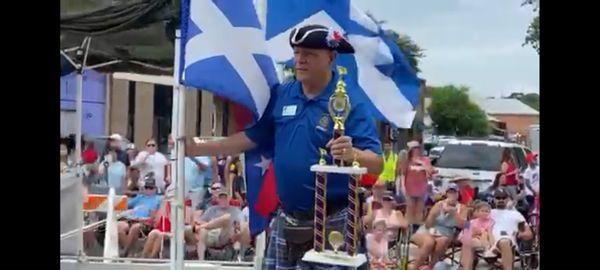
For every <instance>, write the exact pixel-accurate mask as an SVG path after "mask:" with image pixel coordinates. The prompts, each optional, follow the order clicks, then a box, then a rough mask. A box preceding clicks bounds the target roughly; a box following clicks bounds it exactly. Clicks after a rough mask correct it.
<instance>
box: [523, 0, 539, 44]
mask: <svg viewBox="0 0 600 270" xmlns="http://www.w3.org/2000/svg"><path fill="white" fill-rule="evenodd" d="M525 5H532V6H533V11H534V12H537V11H538V9H539V5H540V1H539V0H524V1H523V2H522V3H521V6H525ZM525 45H531V47H533V48H534V49H535V50H536V51H537V53H538V54H539V53H540V15H539V14H537V15H536V16H535V17H534V18H533V21H532V22H531V23H530V24H529V27H528V28H527V36H525V42H524V43H523V46H525Z"/></svg>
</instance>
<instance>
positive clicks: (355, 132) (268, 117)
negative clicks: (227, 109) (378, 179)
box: [186, 25, 383, 268]
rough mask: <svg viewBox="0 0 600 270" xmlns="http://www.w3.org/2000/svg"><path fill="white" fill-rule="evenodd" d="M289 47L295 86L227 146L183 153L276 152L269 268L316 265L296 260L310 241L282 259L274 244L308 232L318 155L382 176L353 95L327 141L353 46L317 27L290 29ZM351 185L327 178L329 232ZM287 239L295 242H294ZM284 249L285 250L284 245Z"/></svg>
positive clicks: (364, 114)
mask: <svg viewBox="0 0 600 270" xmlns="http://www.w3.org/2000/svg"><path fill="white" fill-rule="evenodd" d="M289 42H290V46H291V47H292V49H293V56H294V67H295V79H294V80H291V81H288V82H285V83H283V84H280V85H278V86H276V87H275V89H274V90H273V91H271V93H272V94H271V98H270V100H269V104H268V105H267V107H266V110H265V112H264V114H263V116H262V117H261V119H260V120H259V121H258V122H257V123H256V124H254V125H253V126H251V127H249V128H247V129H246V130H245V131H243V132H240V133H237V134H234V135H232V136H230V137H228V138H226V139H223V140H219V141H210V142H204V143H188V144H187V146H186V147H187V148H186V154H187V155H218V154H224V155H235V154H238V153H240V152H244V151H248V150H251V149H254V148H256V147H260V148H267V149H269V148H271V147H272V148H273V149H274V153H275V155H274V156H273V167H274V173H275V180H276V189H277V195H278V198H279V201H280V213H281V215H278V217H277V218H276V219H275V221H274V222H273V223H272V226H273V230H272V234H271V237H272V238H271V240H270V241H269V247H268V248H267V256H266V266H267V268H274V267H276V266H277V267H286V268H287V267H294V266H297V265H313V266H314V265H315V264H308V263H306V262H303V261H302V260H301V257H302V256H301V255H302V254H304V253H305V252H306V251H308V250H307V249H306V247H308V249H310V247H312V241H313V239H312V237H310V239H306V240H304V239H302V240H300V242H305V243H303V244H298V245H295V244H294V245H290V246H289V248H291V249H292V252H290V253H286V254H284V253H282V252H281V250H282V248H276V245H277V243H281V242H283V243H285V242H286V239H285V238H284V235H283V230H284V227H292V226H296V225H294V224H298V226H302V227H306V228H308V229H307V230H309V229H310V230H311V231H312V228H310V226H313V225H312V223H313V221H314V214H313V208H314V188H315V174H314V173H313V172H311V171H310V166H312V165H314V164H317V163H318V162H319V158H320V155H319V149H320V148H323V149H327V150H328V155H326V157H325V158H326V160H327V163H328V164H332V163H333V162H332V158H335V159H343V160H344V161H345V162H347V163H351V162H352V161H353V160H354V159H356V160H357V161H358V162H359V163H360V164H361V166H363V167H366V168H367V170H368V173H372V174H375V175H379V174H380V173H381V168H382V163H383V162H382V158H381V143H380V141H379V136H378V134H377V130H376V128H375V124H374V122H373V120H372V116H371V113H370V111H369V110H368V107H367V104H366V103H364V102H363V101H362V100H360V99H354V98H353V96H352V95H350V104H352V106H351V109H350V112H349V114H348V117H347V119H346V121H345V135H344V136H340V137H339V138H337V139H335V140H333V139H332V138H333V121H332V119H331V117H330V115H329V112H328V103H329V98H330V97H331V95H332V94H333V93H334V90H335V86H336V83H337V81H338V78H339V75H338V71H337V69H335V68H334V62H335V59H336V56H337V54H339V53H342V54H343V53H354V48H353V47H352V45H351V44H350V43H349V42H348V41H347V40H346V39H345V38H344V37H343V36H342V34H341V33H339V32H337V31H335V30H332V29H330V28H328V27H325V26H322V25H306V26H303V27H299V28H295V29H293V30H292V31H291V33H290V37H289ZM290 56H291V55H290ZM354 87H356V86H355V84H348V85H347V86H346V88H347V92H348V93H350V94H351V93H353V92H355V91H358V90H357V89H354ZM348 180H349V176H347V175H341V174H330V175H328V181H327V183H328V184H327V198H326V199H327V208H328V209H327V214H328V217H327V218H326V220H327V224H325V225H326V226H328V227H329V228H331V229H335V230H339V231H343V230H344V227H345V226H344V224H345V216H346V210H345V209H346V207H347V205H348ZM286 218H287V219H286ZM292 219H293V220H295V221H298V222H295V223H293V224H292V223H287V224H286V220H292ZM305 225H306V226H305ZM287 237H288V238H295V237H297V235H294V236H292V235H288V236H287ZM295 240H299V239H295ZM294 242H296V243H297V242H299V241H294ZM284 246H285V247H284V248H288V246H287V244H285V245H284ZM277 253H279V254H277ZM289 254H293V255H289ZM288 255H289V256H288Z"/></svg>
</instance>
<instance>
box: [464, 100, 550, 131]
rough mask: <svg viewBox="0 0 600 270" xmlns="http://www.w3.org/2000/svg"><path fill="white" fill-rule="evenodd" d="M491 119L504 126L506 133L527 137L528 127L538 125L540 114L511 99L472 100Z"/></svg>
mask: <svg viewBox="0 0 600 270" xmlns="http://www.w3.org/2000/svg"><path fill="white" fill-rule="evenodd" d="M474 101H475V102H476V103H477V105H479V107H480V108H481V109H482V110H484V111H485V112H486V113H487V114H488V116H491V117H492V119H495V120H497V121H500V122H503V123H505V124H506V130H507V131H508V133H511V134H514V133H520V134H522V135H527V134H528V132H529V126H530V125H533V124H539V123H540V113H539V112H538V111H536V110H535V109H533V108H531V107H529V106H527V105H525V104H524V103H523V102H521V101H519V100H518V99H513V98H487V99H480V100H474Z"/></svg>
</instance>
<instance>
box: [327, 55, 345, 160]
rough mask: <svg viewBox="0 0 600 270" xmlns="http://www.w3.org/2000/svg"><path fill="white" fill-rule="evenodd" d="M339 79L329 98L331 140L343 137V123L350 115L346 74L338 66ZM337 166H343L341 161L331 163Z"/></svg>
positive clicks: (342, 68)
mask: <svg viewBox="0 0 600 270" xmlns="http://www.w3.org/2000/svg"><path fill="white" fill-rule="evenodd" d="M337 69H338V74H339V79H338V81H337V83H336V85H335V92H334V93H333V95H331V97H330V98H329V115H330V116H331V119H332V120H333V139H337V138H339V137H340V136H344V131H345V127H344V122H345V121H346V118H348V114H349V113H350V98H348V94H347V93H346V83H345V82H344V75H346V73H348V71H347V70H346V68H345V67H342V66H338V67H337ZM333 162H334V163H335V164H336V165H338V166H344V161H343V160H334V161H333Z"/></svg>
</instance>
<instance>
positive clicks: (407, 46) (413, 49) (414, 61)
mask: <svg viewBox="0 0 600 270" xmlns="http://www.w3.org/2000/svg"><path fill="white" fill-rule="evenodd" d="M366 14H367V16H369V18H371V19H372V20H373V21H374V22H375V23H376V24H377V25H378V26H379V27H380V28H381V29H383V25H384V24H386V23H387V21H385V20H378V19H377V18H375V16H373V14H372V13H371V12H369V11H367V12H366ZM383 32H384V33H385V35H386V36H387V37H389V38H391V39H392V40H394V41H395V43H396V45H397V46H398V49H400V51H401V52H402V53H403V54H404V56H406V59H407V60H408V63H409V65H410V67H412V69H413V70H414V71H415V72H416V73H419V72H421V69H419V61H420V60H421V58H423V57H425V54H424V53H423V51H424V50H423V49H422V48H421V47H420V46H419V45H418V44H417V43H416V42H414V41H413V40H412V39H411V38H410V37H409V36H408V35H405V34H399V33H398V32H396V31H394V30H390V29H387V30H383Z"/></svg>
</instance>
